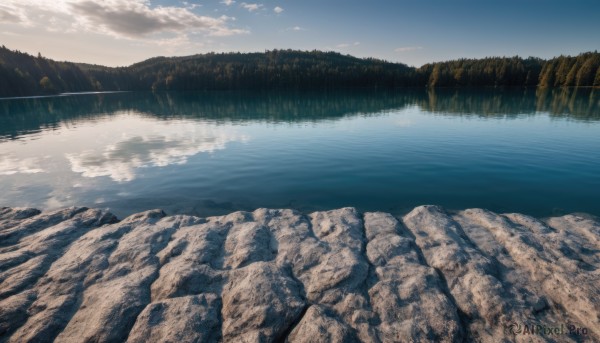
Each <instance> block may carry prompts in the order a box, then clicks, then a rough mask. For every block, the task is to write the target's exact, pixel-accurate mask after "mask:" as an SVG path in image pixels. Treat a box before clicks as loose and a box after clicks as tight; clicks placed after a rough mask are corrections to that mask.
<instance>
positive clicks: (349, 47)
mask: <svg viewBox="0 0 600 343" xmlns="http://www.w3.org/2000/svg"><path fill="white" fill-rule="evenodd" d="M599 14H600V1H577V0H574V1H554V0H546V1H542V0H521V1H513V0H504V1H491V0H479V1H466V0H445V1H442V0H432V1H401V0H397V1H355V0H345V1H340V0H321V1H316V0H272V1H271V0H269V1H253V0H246V1H242V0H236V1H232V0H211V1H200V0H187V1H180V0H160V1H158V0H157V1H152V0H150V1H148V0H52V1H48V0H3V1H2V3H0V44H4V45H6V46H7V47H9V48H11V49H19V50H21V51H26V52H29V53H32V54H37V52H41V53H42V55H44V56H47V57H50V58H54V59H58V60H71V61H77V62H89V63H97V64H104V65H111V66H116V65H129V64H131V63H134V62H137V61H141V60H143V59H146V58H149V57H153V56H174V55H190V54H194V53H203V52H209V51H218V52H221V51H244V52H246V51H264V50H267V49H276V48H277V49H287V48H292V49H302V50H312V49H318V50H335V51H339V52H342V53H348V54H351V55H355V56H360V57H377V58H382V59H386V60H390V61H394V62H403V63H407V64H409V65H414V66H420V65H422V64H424V63H427V62H432V61H441V60H448V59H454V58H461V57H485V56H514V55H520V56H539V57H544V58H549V57H553V56H557V55H560V54H571V55H574V54H578V53H580V52H584V51H590V50H599V49H600V18H599Z"/></svg>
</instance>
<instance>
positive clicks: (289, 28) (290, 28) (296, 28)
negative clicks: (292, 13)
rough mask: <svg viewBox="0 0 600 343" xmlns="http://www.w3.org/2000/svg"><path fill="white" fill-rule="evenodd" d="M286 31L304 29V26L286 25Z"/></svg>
mask: <svg viewBox="0 0 600 343" xmlns="http://www.w3.org/2000/svg"><path fill="white" fill-rule="evenodd" d="M285 30H286V31H306V29H305V28H303V27H300V26H294V27H288V28H287V29H285Z"/></svg>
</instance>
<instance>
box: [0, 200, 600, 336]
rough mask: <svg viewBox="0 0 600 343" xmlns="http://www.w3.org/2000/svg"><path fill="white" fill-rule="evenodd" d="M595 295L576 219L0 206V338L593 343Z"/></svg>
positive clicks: (586, 222) (584, 234) (589, 222)
mask: <svg viewBox="0 0 600 343" xmlns="http://www.w3.org/2000/svg"><path fill="white" fill-rule="evenodd" d="M599 303H600V223H599V222H598V220H597V218H595V217H592V216H589V215H581V214H572V215H566V216H562V217H555V218H546V219H544V220H543V221H542V220H538V219H536V218H532V217H528V216H525V215H521V214H504V215H499V214H496V213H493V212H490V211H486V210H481V209H469V210H464V211H459V212H454V213H447V212H446V211H444V210H443V209H442V208H439V207H436V206H421V207H418V208H415V209H414V210H413V211H411V212H410V213H408V214H407V215H406V216H404V217H402V218H395V217H394V216H392V215H390V214H387V213H383V212H373V213H365V214H364V215H361V214H360V213H358V212H357V211H356V210H355V209H353V208H342V209H338V210H332V211H323V212H315V213H312V214H309V215H305V214H302V213H300V212H297V211H294V210H285V209H284V210H271V209H258V210H256V211H254V212H234V213H231V214H229V215H226V216H220V217H209V218H198V217H193V216H185V215H177V216H165V214H164V213H163V212H162V211H160V210H154V211H147V212H143V213H139V214H135V215H132V216H130V217H128V218H126V219H124V220H122V221H120V222H117V220H116V218H115V217H114V216H113V215H112V214H110V213H107V212H104V211H99V210H93V209H86V208H68V209H64V210H59V211H53V212H48V213H40V212H39V211H37V210H35V209H12V208H0V342H51V341H57V342H114V341H129V342H177V343H179V342H275V341H289V342H355V341H356V342H463V341H469V342H470V341H476V342H498V341H505V342H513V341H515V342H547V341H551V342H582V341H589V342H594V341H600V332H599V331H598V330H599V328H600V312H599V310H598V308H600V307H599V306H598V304H599ZM513 324H514V325H517V324H518V325H521V327H523V325H541V326H546V327H555V326H560V325H561V324H572V325H575V326H576V327H578V328H585V330H586V332H587V335H584V336H576V335H571V336H570V335H562V336H559V337H558V336H557V337H554V336H553V337H550V336H544V335H523V334H517V335H515V334H513V333H511V332H510V330H508V329H507V328H510V327H511V325H513Z"/></svg>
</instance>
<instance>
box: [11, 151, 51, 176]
mask: <svg viewBox="0 0 600 343" xmlns="http://www.w3.org/2000/svg"><path fill="white" fill-rule="evenodd" d="M40 164H41V163H40V159H39V158H35V157H30V158H23V159H18V158H16V157H14V156H12V155H8V154H7V155H0V175H14V174H37V173H44V172H45V171H44V169H42V168H40Z"/></svg>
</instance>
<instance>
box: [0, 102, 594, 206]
mask: <svg viewBox="0 0 600 343" xmlns="http://www.w3.org/2000/svg"><path fill="white" fill-rule="evenodd" d="M599 93H600V92H599V91H598V90H596V91H591V90H579V91H577V92H575V91H553V92H538V93H537V94H536V91H535V90H527V91H482V92H468V91H437V92H431V91H426V90H408V91H406V90H405V91H396V92H383V91H380V92H315V93H282V92H277V93H273V92H271V93H242V92H203V93H118V94H100V95H98V94H88V95H72V96H62V97H51V98H37V99H4V100H0V205H2V206H33V207H37V208H40V209H53V208H59V207H64V206H71V205H85V206H89V207H100V208H110V209H111V210H112V211H113V212H114V213H116V214H117V215H119V216H121V217H122V216H124V215H127V214H130V213H133V212H136V211H141V210H146V209H151V208H162V209H164V210H165V211H166V212H168V213H192V214H197V215H201V216H206V215H215V214H223V213H228V212H230V211H233V210H252V209H255V208H257V207H271V208H282V207H285V208H296V209H300V210H303V211H312V210H319V209H331V208H338V207H342V206H355V207H357V208H358V209H359V210H361V211H371V210H382V211H390V212H393V213H396V214H401V213H404V212H405V211H407V210H408V209H410V208H412V207H414V206H417V205H421V204H439V205H442V206H444V207H446V208H448V209H462V208H467V207H483V208H488V209H490V210H493V211H499V212H508V211H519V212H523V213H527V214H531V215H535V216H548V215H553V214H561V213H568V212H588V213H592V214H595V215H600V94H599Z"/></svg>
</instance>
